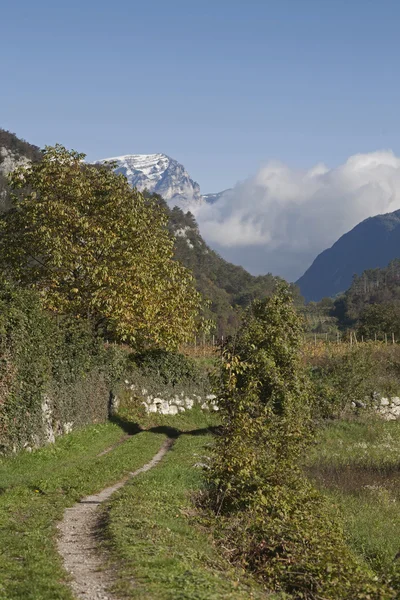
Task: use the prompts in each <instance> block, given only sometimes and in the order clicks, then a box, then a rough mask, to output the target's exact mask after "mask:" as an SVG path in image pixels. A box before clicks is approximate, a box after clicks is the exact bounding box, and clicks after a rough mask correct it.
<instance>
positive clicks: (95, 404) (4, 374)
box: [0, 282, 123, 452]
mask: <svg viewBox="0 0 400 600" xmlns="http://www.w3.org/2000/svg"><path fill="white" fill-rule="evenodd" d="M122 365H123V361H122V359H121V357H120V356H117V352H116V351H115V350H114V349H112V348H111V349H106V348H105V346H104V343H103V342H102V340H101V339H100V338H98V337H97V336H96V335H95V334H94V332H93V329H92V327H91V324H90V323H89V322H87V321H85V320H81V319H73V318H60V319H59V321H58V322H57V320H56V319H55V318H54V317H53V316H52V315H50V314H49V313H47V312H45V311H44V310H43V309H42V306H41V301H40V298H39V296H38V294H36V293H35V292H34V291H29V290H26V289H20V288H18V287H16V286H14V285H11V284H9V283H4V282H3V283H2V284H1V285H0V452H7V451H9V450H11V449H18V448H21V447H23V446H26V445H27V446H38V445H41V444H42V443H44V442H45V441H46V435H47V434H46V428H48V427H50V428H51V429H52V430H53V432H54V434H55V435H57V434H59V433H62V432H63V430H64V426H66V427H67V429H70V428H71V427H78V426H81V425H84V424H86V423H93V422H98V421H104V420H105V419H106V418H107V416H108V400H109V394H110V390H111V388H112V387H113V386H115V385H116V382H117V380H118V379H119V377H120V376H121V369H122ZM44 403H45V404H46V407H47V408H45V409H44V408H43V404H44ZM46 411H47V415H45V414H44V412H46ZM47 438H48V436H47Z"/></svg>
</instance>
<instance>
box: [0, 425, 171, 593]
mask: <svg viewBox="0 0 400 600" xmlns="http://www.w3.org/2000/svg"><path fill="white" fill-rule="evenodd" d="M122 435H123V431H122V430H121V428H120V427H118V426H117V425H115V424H112V423H109V424H106V425H96V426H91V427H87V428H85V429H82V430H81V431H78V432H74V433H72V434H70V435H68V436H65V437H63V438H60V439H59V440H58V441H57V443H56V444H54V445H52V446H47V447H45V448H42V449H41V450H38V451H35V452H33V453H32V454H28V453H25V452H24V453H21V454H19V455H17V456H16V457H11V458H3V459H0V486H1V487H0V574H1V575H0V599H1V600H17V599H18V600H22V599H23V600H71V599H72V598H73V596H72V594H71V592H70V590H69V588H68V587H67V585H66V575H65V572H64V570H63V568H62V563H61V559H60V558H59V556H58V554H57V550H56V545H55V536H56V521H57V520H59V519H60V518H61V517H62V514H63V511H64V509H65V508H66V507H67V506H71V505H72V504H73V503H74V502H76V501H77V500H78V499H79V498H80V497H82V496H84V495H86V494H89V493H94V492H96V491H98V490H100V489H102V488H103V487H105V486H106V485H109V484H111V483H113V482H116V481H118V480H119V479H120V478H121V477H122V476H123V475H124V474H125V473H126V472H128V471H131V470H132V469H135V468H137V467H139V466H141V465H142V464H144V463H145V462H147V461H148V460H149V459H150V458H151V457H152V456H153V455H154V454H155V453H156V452H157V450H158V449H159V447H160V445H161V443H162V441H163V439H164V438H165V435H164V434H163V433H162V432H160V433H157V432H142V433H138V434H137V435H134V436H133V437H131V438H129V439H128V440H127V441H126V442H125V443H124V444H121V445H119V446H117V447H116V448H115V449H114V450H112V451H111V452H109V453H107V454H104V455H103V456H100V457H98V456H97V455H98V454H99V453H100V452H101V451H103V450H104V449H106V448H107V447H109V446H110V445H113V444H115V443H117V442H118V440H120V438H121V436H122Z"/></svg>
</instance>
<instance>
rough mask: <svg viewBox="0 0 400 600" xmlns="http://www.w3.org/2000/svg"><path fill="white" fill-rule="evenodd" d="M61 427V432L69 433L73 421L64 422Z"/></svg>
mask: <svg viewBox="0 0 400 600" xmlns="http://www.w3.org/2000/svg"><path fill="white" fill-rule="evenodd" d="M62 428H63V432H64V433H66V434H67V433H71V431H72V428H73V423H72V422H70V423H64V425H63V426H62Z"/></svg>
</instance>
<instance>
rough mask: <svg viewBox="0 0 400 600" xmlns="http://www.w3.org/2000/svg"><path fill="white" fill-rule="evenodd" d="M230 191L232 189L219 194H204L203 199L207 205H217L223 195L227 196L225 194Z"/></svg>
mask: <svg viewBox="0 0 400 600" xmlns="http://www.w3.org/2000/svg"><path fill="white" fill-rule="evenodd" d="M230 191H231V188H228V189H227V190H223V191H222V192H218V193H217V194H203V198H204V200H205V201H206V202H207V204H215V202H218V200H219V199H220V198H221V196H222V195H223V194H225V192H230Z"/></svg>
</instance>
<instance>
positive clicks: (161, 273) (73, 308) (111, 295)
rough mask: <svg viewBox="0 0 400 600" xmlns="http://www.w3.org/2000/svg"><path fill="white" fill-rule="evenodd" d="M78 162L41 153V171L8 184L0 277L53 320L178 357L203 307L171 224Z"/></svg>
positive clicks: (56, 152)
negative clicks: (86, 322) (39, 303)
mask: <svg viewBox="0 0 400 600" xmlns="http://www.w3.org/2000/svg"><path fill="white" fill-rule="evenodd" d="M84 157H85V155H84V154H79V153H78V152H75V151H68V150H66V149H65V148H64V147H63V146H61V145H56V146H55V147H49V146H47V147H46V148H45V150H44V152H43V158H42V160H41V161H40V162H37V163H33V164H30V165H29V166H24V167H19V168H17V169H16V170H15V171H14V172H13V173H12V174H11V176H10V184H11V187H12V189H13V198H12V200H13V208H12V209H11V210H10V211H9V212H7V213H6V214H4V215H2V217H1V222H0V227H1V240H0V269H1V270H2V272H3V274H4V275H6V276H8V277H10V276H11V277H12V278H13V279H14V280H17V281H18V282H19V283H21V284H22V285H24V286H28V287H33V288H36V289H38V290H39V292H40V294H41V296H42V299H43V302H44V305H45V306H46V307H47V308H48V309H50V310H51V311H54V312H55V313H59V314H73V315H75V316H77V317H81V318H83V317H85V318H90V319H92V320H93V321H94V322H95V324H96V326H97V327H103V328H104V329H105V330H106V331H107V333H108V335H114V336H115V337H116V338H117V339H119V340H125V341H127V342H128V343H130V344H132V345H134V346H140V347H142V346H144V345H156V346H157V345H160V346H165V347H167V348H168V347H174V346H176V345H177V344H179V343H181V342H182V341H184V340H186V339H188V338H189V337H190V336H191V334H192V332H193V330H194V329H195V326H196V322H197V318H198V315H199V312H200V309H201V305H202V300H201V296H200V294H199V293H198V292H197V291H196V290H195V287H194V282H193V277H192V275H191V274H190V272H189V271H188V270H186V269H185V268H184V267H183V266H182V265H181V264H180V263H178V262H177V261H174V260H173V244H174V243H173V239H172V236H171V235H170V234H169V232H168V229H167V216H166V214H165V212H164V211H163V210H162V208H161V207H160V206H159V205H158V204H157V203H155V202H154V201H152V200H151V199H149V198H147V199H146V198H144V197H143V196H142V195H141V194H140V193H139V192H138V191H137V190H135V189H134V190H132V189H131V188H130V186H129V185H128V183H127V181H126V179H125V178H124V177H123V176H122V175H116V174H115V173H113V172H112V169H111V168H110V166H97V165H88V164H85V163H84V162H83V159H84Z"/></svg>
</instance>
